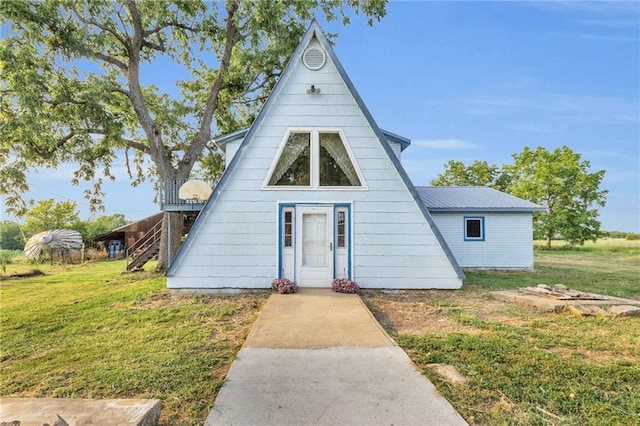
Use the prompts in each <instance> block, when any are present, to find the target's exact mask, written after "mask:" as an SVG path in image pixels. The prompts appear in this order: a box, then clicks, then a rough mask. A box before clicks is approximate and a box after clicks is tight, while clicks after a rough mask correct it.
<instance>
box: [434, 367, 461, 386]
mask: <svg viewBox="0 0 640 426" xmlns="http://www.w3.org/2000/svg"><path fill="white" fill-rule="evenodd" d="M427 367H429V368H430V369H432V370H433V371H435V372H436V373H438V374H439V375H440V376H441V377H442V378H443V379H445V380H446V381H447V382H449V383H451V384H452V385H462V384H464V383H465V382H466V381H467V378H466V377H464V376H463V375H462V374H460V372H459V371H458V369H457V368H455V367H454V366H453V365H447V364H427Z"/></svg>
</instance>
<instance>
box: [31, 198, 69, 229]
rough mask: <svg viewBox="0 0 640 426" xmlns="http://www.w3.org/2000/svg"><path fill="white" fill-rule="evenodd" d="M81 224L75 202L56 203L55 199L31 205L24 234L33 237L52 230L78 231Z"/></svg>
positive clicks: (33, 202)
mask: <svg viewBox="0 0 640 426" xmlns="http://www.w3.org/2000/svg"><path fill="white" fill-rule="evenodd" d="M79 224H80V216H79V213H78V210H77V205H76V203H75V202H73V201H60V202H55V201H54V200H53V198H50V199H48V200H42V201H38V202H35V201H33V200H31V201H30V203H29V209H28V210H27V212H26V215H25V222H24V226H23V229H24V232H25V234H26V235H28V236H31V235H34V234H37V233H38V232H42V231H48V230H51V229H76V228H78V227H79Z"/></svg>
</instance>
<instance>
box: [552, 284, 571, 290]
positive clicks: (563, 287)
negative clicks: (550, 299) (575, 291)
mask: <svg viewBox="0 0 640 426" xmlns="http://www.w3.org/2000/svg"><path fill="white" fill-rule="evenodd" d="M553 290H554V291H567V290H569V287H567V286H566V285H564V284H556V285H554V286H553Z"/></svg>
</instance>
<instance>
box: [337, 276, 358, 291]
mask: <svg viewBox="0 0 640 426" xmlns="http://www.w3.org/2000/svg"><path fill="white" fill-rule="evenodd" d="M331 287H332V288H333V291H335V292H338V293H357V292H359V291H360V287H358V284H356V282H355V281H351V280H348V279H346V278H336V279H335V280H333V283H331Z"/></svg>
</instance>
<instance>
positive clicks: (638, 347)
mask: <svg viewBox="0 0 640 426" xmlns="http://www.w3.org/2000/svg"><path fill="white" fill-rule="evenodd" d="M628 243H629V245H627V244H626V243H624V244H616V243H615V242H611V241H608V242H603V243H602V244H600V243H599V244H596V245H585V246H584V247H579V248H574V249H567V248H562V247H554V248H553V249H551V250H542V249H537V250H536V252H535V260H536V270H535V271H534V272H510V273H500V272H468V273H467V283H466V284H465V286H464V287H463V289H462V290H461V291H459V292H455V293H453V294H452V296H451V297H449V298H446V299H445V298H444V297H442V296H434V297H432V298H431V299H428V297H431V296H426V295H425V296H424V297H425V298H427V299H425V300H426V301H425V302H424V303H425V306H426V307H428V306H433V307H436V308H438V310H441V311H442V312H443V315H446V316H447V318H449V319H451V320H453V321H455V322H457V323H459V324H460V325H464V326H466V327H468V328H470V329H472V330H474V332H473V333H465V332H449V333H431V334H425V335H422V336H416V335H407V334H399V335H398V334H396V335H394V338H395V339H396V340H397V341H398V343H399V344H400V345H401V346H402V347H403V348H404V349H405V350H406V351H407V352H408V353H409V354H410V356H411V357H412V359H413V360H414V362H415V363H416V365H418V366H419V368H420V369H422V371H424V373H425V375H427V376H428V377H429V378H430V379H431V380H432V381H433V382H434V384H436V386H437V387H438V389H439V390H440V392H441V393H442V394H443V395H445V396H446V397H447V398H448V399H449V400H450V401H451V402H452V403H453V405H454V406H455V407H456V409H457V410H459V411H460V412H461V413H462V414H463V416H464V417H465V418H466V419H467V421H469V422H470V423H472V424H486V425H503V424H513V425H518V424H522V425H552V424H553V425H588V424H594V425H595V424H598V425H601V424H603V425H632V424H640V319H638V318H635V319H634V318H575V317H572V316H570V315H568V314H546V313H537V312H535V313H532V312H531V311H530V310H527V309H524V308H521V307H518V306H517V305H509V306H507V307H505V308H504V309H503V311H501V312H499V313H495V315H488V314H487V312H479V311H478V309H477V307H478V306H479V305H481V304H482V301H483V300H485V301H486V300H487V299H486V297H488V296H484V293H486V292H488V291H490V290H495V289H509V288H517V287H522V286H528V285H536V284H539V283H547V284H555V283H563V284H566V285H568V286H569V287H571V288H575V289H580V290H585V291H595V292H598V293H604V294H609V295H616V296H623V297H635V298H639V297H640V274H639V272H640V245H638V244H639V242H638V241H635V242H633V241H631V242H628ZM124 266H125V265H124V262H122V261H117V262H94V263H86V264H81V265H69V266H61V265H56V264H54V265H50V264H48V263H47V264H41V265H39V269H40V270H41V271H42V272H44V273H45V275H44V276H34V277H28V278H19V279H4V280H2V281H0V306H1V311H0V315H1V317H0V361H1V364H0V393H1V395H2V396H22V397H76V398H159V399H161V400H162V403H163V410H162V417H161V423H162V424H165V425H170V424H202V423H203V422H204V420H205V418H206V416H207V414H208V412H209V410H210V409H211V407H212V405H213V402H214V400H215V396H216V394H217V391H218V389H219V388H220V386H221V385H222V383H223V380H224V377H225V374H226V372H227V369H228V368H229V366H230V364H231V362H232V361H233V359H234V357H235V355H236V353H237V351H238V350H239V349H240V347H241V345H242V343H243V342H244V339H245V337H246V335H247V333H248V331H249V328H250V327H251V325H252V324H253V322H254V320H255V318H256V317H257V315H258V313H259V310H260V308H261V306H262V304H263V302H264V301H265V300H266V297H265V295H264V294H262V295H255V296H249V295H245V296H234V297H211V298H204V297H194V298H183V299H172V298H171V297H170V296H169V294H168V292H167V290H166V288H165V279H164V277H162V276H159V275H156V274H153V273H148V272H143V273H136V274H124V275H123V274H121V273H120V272H121V271H122V270H124ZM33 267H34V266H33V265H30V264H26V263H22V262H20V261H19V260H13V259H12V262H11V263H10V264H7V265H6V269H7V270H6V273H3V275H10V274H13V273H24V272H27V271H29V270H30V269H33ZM149 268H151V267H149ZM429 294H432V293H429ZM441 294H444V292H443V293H441ZM469 295H472V296H474V297H475V299H474V300H475V301H474V302H473V303H470V302H469V299H468V297H467V296H469ZM478 295H480V296H478ZM382 297H392V296H391V295H386V296H382ZM478 300H479V301H478ZM367 303H368V304H370V306H371V304H373V305H375V300H370V301H368V302H367ZM435 362H441V363H447V364H451V365H454V366H456V367H457V368H458V369H459V370H460V371H461V372H462V373H463V374H464V375H465V376H466V377H467V378H468V382H467V383H466V384H465V385H461V386H452V385H449V384H448V383H447V382H445V381H443V380H442V379H441V378H440V377H439V376H437V375H436V374H435V373H433V372H432V370H430V369H429V368H428V367H427V364H429V363H435Z"/></svg>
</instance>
